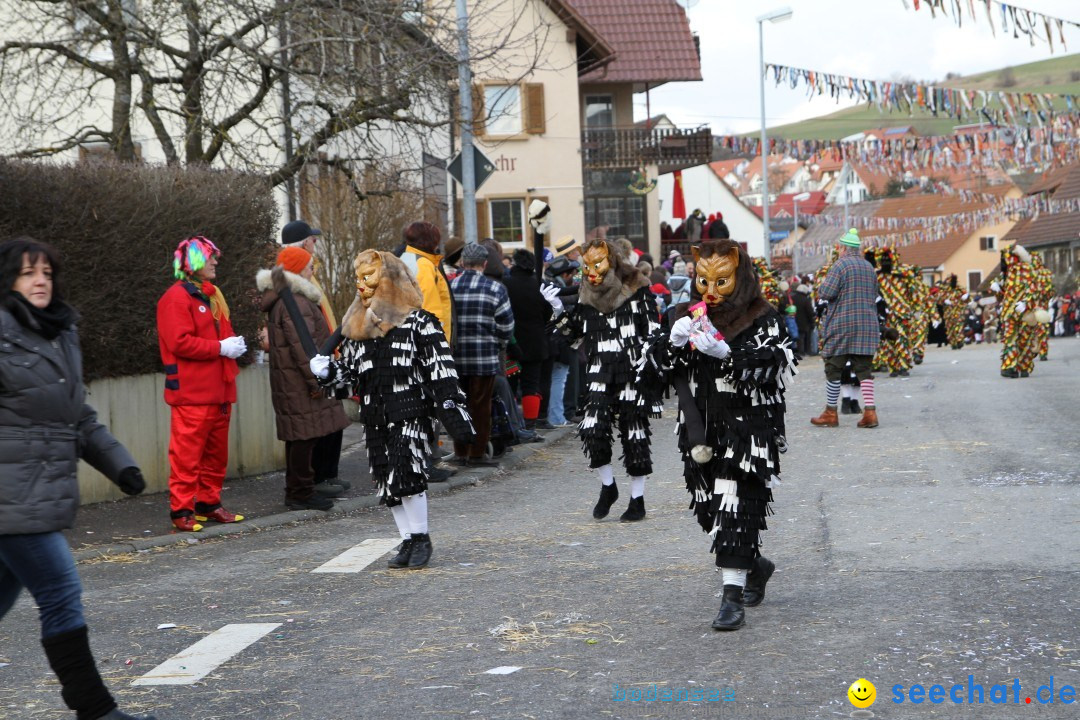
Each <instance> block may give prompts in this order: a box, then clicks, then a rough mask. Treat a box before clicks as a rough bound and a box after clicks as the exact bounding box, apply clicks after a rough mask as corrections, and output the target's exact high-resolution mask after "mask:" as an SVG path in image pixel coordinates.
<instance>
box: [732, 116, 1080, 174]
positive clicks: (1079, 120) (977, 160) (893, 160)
mask: <svg viewBox="0 0 1080 720" xmlns="http://www.w3.org/2000/svg"><path fill="white" fill-rule="evenodd" d="M714 142H715V143H716V145H717V146H718V147H719V148H721V149H724V150H727V151H728V152H730V153H731V154H732V155H735V156H741V157H757V156H760V155H761V154H762V152H761V150H762V148H761V141H760V139H759V138H757V137H746V136H737V135H718V136H714ZM766 154H768V155H783V156H785V157H790V158H793V159H795V160H801V161H804V162H808V163H811V164H820V163H825V162H834V163H840V162H850V163H853V164H856V165H864V166H867V167H868V168H870V169H872V170H875V171H878V172H883V173H889V174H892V175H902V174H903V173H904V171H906V170H946V169H949V168H977V167H997V168H1000V169H1002V170H1020V169H1027V168H1035V169H1041V170H1046V169H1050V168H1054V167H1060V166H1062V165H1067V164H1071V163H1073V162H1077V161H1078V160H1080V113H1066V114H1062V115H1057V116H1055V117H1054V118H1053V119H1052V120H1051V121H1050V122H1047V123H1045V124H1043V125H1042V126H1041V127H1035V126H1028V127H1000V126H994V125H988V126H974V125H973V126H970V127H968V128H963V129H959V130H957V131H956V132H954V133H953V134H951V135H912V134H907V133H904V132H903V130H902V129H897V132H896V134H895V135H894V136H892V137H890V135H889V133H888V131H886V133H885V135H884V136H883V137H864V138H863V139H860V140H849V141H844V140H787V139H784V138H769V148H768V153H766Z"/></svg>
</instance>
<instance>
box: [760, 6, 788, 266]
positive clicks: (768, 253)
mask: <svg viewBox="0 0 1080 720" xmlns="http://www.w3.org/2000/svg"><path fill="white" fill-rule="evenodd" d="M792 14H793V11H792V9H791V8H789V7H782V8H779V9H777V10H773V11H772V12H767V13H765V14H764V15H761V16H759V17H758V19H757V24H758V75H759V79H760V80H761V180H762V185H761V187H762V193H761V217H762V219H763V220H764V223H765V225H764V231H763V232H764V233H765V264H766V265H768V266H769V267H772V238H771V237H770V235H771V233H770V232H769V136H768V133H767V131H766V129H765V22H766V21H768V22H773V23H778V22H783V21H784V20H789V19H790V18H791V16H792Z"/></svg>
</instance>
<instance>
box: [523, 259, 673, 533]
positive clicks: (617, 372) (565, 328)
mask: <svg viewBox="0 0 1080 720" xmlns="http://www.w3.org/2000/svg"><path fill="white" fill-rule="evenodd" d="M626 245H628V243H623V244H617V243H615V242H611V241H608V240H600V239H596V240H590V241H589V242H588V243H587V244H586V245H585V249H584V253H583V255H582V261H583V265H584V266H583V273H584V281H583V282H582V283H581V287H580V288H579V291H578V303H577V304H576V305H574V306H572V307H571V308H570V309H569V310H568V311H567V312H565V313H563V314H561V315H560V316H558V318H557V319H556V327H557V328H558V330H559V332H561V333H562V334H563V335H564V336H565V337H566V338H567V339H568V340H569V341H570V342H571V344H572V345H573V347H575V348H576V347H578V346H580V344H581V343H582V342H584V345H585V354H586V358H587V359H586V362H585V386H586V388H587V391H586V393H585V409H584V412H585V417H584V418H583V419H582V421H581V424H580V425H579V427H578V429H579V435H580V437H581V445H582V449H583V450H584V452H585V456H586V457H587V458H588V459H589V467H590V468H592V469H594V470H596V471H597V473H598V474H599V475H600V483H601V486H600V499H599V500H597V502H596V506H595V507H594V508H593V517H594V518H596V519H597V520H600V519H602V518H605V517H607V514H608V512H609V511H610V510H611V506H612V504H614V502H615V501H616V500H617V499H618V498H619V488H618V486H617V485H616V483H615V478H614V471H613V469H612V466H611V448H612V443H613V442H614V439H613V434H614V431H615V428H616V427H618V430H619V436H620V438H621V440H622V448H623V463H624V465H625V468H626V473H627V474H628V475H629V476H630V504H629V505H628V506H627V508H626V511H625V512H624V513H623V514H622V516H621V517H620V520H622V521H624V522H633V521H637V520H642V519H643V518H644V517H645V477H646V476H647V475H649V474H650V473H652V456H651V450H650V431H649V417H650V416H652V417H659V416H660V412H661V411H662V409H663V407H662V405H661V404H660V398H659V395H656V396H648V397H645V398H643V397H642V396H641V392H642V390H641V389H639V388H638V387H636V386H635V384H634V364H635V363H636V362H637V360H638V359H639V358H640V357H641V348H642V346H643V345H644V343H645V339H646V338H648V337H649V336H650V335H651V334H652V333H653V332H654V331H655V330H656V329H658V328H659V327H660V325H659V322H658V321H657V313H656V301H655V299H654V297H653V294H652V291H651V290H650V289H649V282H648V279H646V278H645V277H644V276H643V275H642V274H641V273H640V272H638V271H637V268H635V267H634V266H633V265H632V264H631V263H630V261H629V260H628V259H627V257H628V249H627V248H626ZM557 291H558V289H557V288H554V287H550V288H546V289H545V291H544V293H545V296H547V294H549V293H551V292H557Z"/></svg>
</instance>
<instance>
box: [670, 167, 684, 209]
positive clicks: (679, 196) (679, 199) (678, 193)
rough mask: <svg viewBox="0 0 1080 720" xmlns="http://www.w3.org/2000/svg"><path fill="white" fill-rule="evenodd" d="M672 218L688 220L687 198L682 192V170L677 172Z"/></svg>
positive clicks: (672, 199)
mask: <svg viewBox="0 0 1080 720" xmlns="http://www.w3.org/2000/svg"><path fill="white" fill-rule="evenodd" d="M671 217H673V218H682V219H683V220H685V219H686V198H685V197H683V191H682V170H676V171H675V188H674V195H673V197H672V198H671Z"/></svg>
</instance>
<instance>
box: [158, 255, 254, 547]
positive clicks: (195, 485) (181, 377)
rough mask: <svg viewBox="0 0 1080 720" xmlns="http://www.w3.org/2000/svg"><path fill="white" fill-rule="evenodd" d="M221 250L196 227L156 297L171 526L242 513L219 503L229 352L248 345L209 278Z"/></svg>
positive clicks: (231, 372)
mask: <svg viewBox="0 0 1080 720" xmlns="http://www.w3.org/2000/svg"><path fill="white" fill-rule="evenodd" d="M220 255H221V251H220V250H218V248H217V246H216V245H214V243H212V242H210V240H209V239H207V238H205V237H203V236H201V235H197V236H194V237H189V238H187V239H186V240H184V241H182V242H181V243H180V244H179V245H178V246H177V248H176V252H175V253H173V276H174V277H175V278H176V282H175V283H173V285H172V286H171V287H170V288H169V289H168V290H166V291H165V294H164V295H162V296H161V299H160V300H159V301H158V305H157V331H158V346H159V348H160V350H161V362H162V363H163V364H164V365H165V402H166V403H168V405H169V406H170V408H171V416H172V417H171V423H170V437H169V508H170V515H171V517H172V522H173V525H174V526H176V528H177V529H178V530H183V531H186V532H198V531H199V530H202V528H203V526H202V525H201V524H200V523H204V522H207V521H208V520H213V521H214V522H219V523H234V522H239V521H241V520H243V519H244V516H243V515H236V514H234V513H231V512H229V511H228V510H226V509H225V508H224V507H222V505H221V485H222V483H223V482H224V480H225V467H226V465H228V462H229V421H230V420H231V418H232V406H233V403H235V402H236V376H237V374H238V373H239V368H238V367H237V364H236V358H238V357H240V356H241V355H243V354H244V353H246V352H247V343H246V342H245V341H244V338H243V337H240V336H239V335H236V334H235V333H234V332H233V327H232V323H230V322H229V305H228V303H227V302H225V296H224V295H222V294H221V290H220V289H218V288H217V287H216V286H215V285H214V283H213V280H216V279H217V264H218V257H219V256H220Z"/></svg>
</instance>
